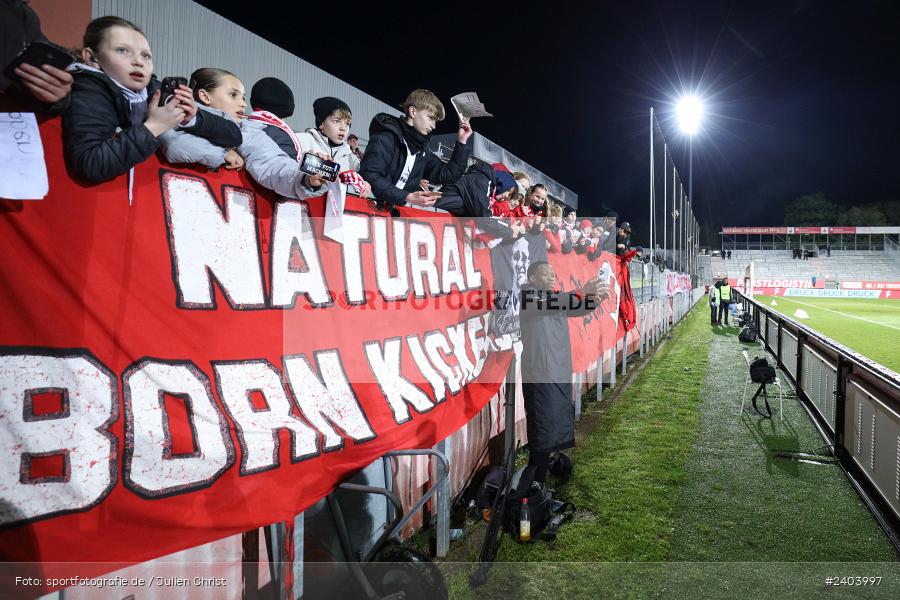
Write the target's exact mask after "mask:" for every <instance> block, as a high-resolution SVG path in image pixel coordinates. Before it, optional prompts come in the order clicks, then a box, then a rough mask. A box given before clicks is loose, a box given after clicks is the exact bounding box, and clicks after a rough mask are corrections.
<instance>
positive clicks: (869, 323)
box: [756, 296, 900, 372]
mask: <svg viewBox="0 0 900 600" xmlns="http://www.w3.org/2000/svg"><path fill="white" fill-rule="evenodd" d="M756 300H757V301H759V302H762V303H763V304H765V305H766V306H767V307H768V308H770V309H773V310H776V311H778V312H780V313H782V314H784V315H786V316H788V317H790V318H791V319H793V320H795V321H798V322H800V323H802V324H804V325H806V326H807V327H809V328H810V329H815V330H816V331H818V332H819V333H822V334H824V335H826V336H828V337H830V338H831V339H833V340H834V341H836V342H838V343H841V344H843V345H845V346H847V347H848V348H850V349H851V350H855V351H856V352H859V353H860V354H862V355H864V356H867V357H868V358H870V359H872V360H874V361H875V362H878V363H881V364H882V365H884V366H886V367H887V368H889V369H892V370H894V371H897V372H900V300H882V299H877V300H870V299H864V298H805V297H804V298H790V297H781V296H757V297H756ZM772 300H774V301H775V302H776V303H777V305H776V306H772ZM798 310H802V311H805V312H806V314H807V315H809V318H806V319H804V318H798V317H797V316H796V313H797V311H798Z"/></svg>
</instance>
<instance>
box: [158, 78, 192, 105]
mask: <svg viewBox="0 0 900 600" xmlns="http://www.w3.org/2000/svg"><path fill="white" fill-rule="evenodd" d="M187 83H188V80H187V79H185V78H184V77H165V78H163V80H162V86H160V88H159V89H160V94H159V105H160V106H165V105H166V104H168V103H169V102H171V101H172V100H174V99H175V90H177V89H178V86H180V85H183V86H185V87H186V86H187Z"/></svg>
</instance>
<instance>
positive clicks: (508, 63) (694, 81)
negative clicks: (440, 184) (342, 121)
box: [200, 0, 900, 241]
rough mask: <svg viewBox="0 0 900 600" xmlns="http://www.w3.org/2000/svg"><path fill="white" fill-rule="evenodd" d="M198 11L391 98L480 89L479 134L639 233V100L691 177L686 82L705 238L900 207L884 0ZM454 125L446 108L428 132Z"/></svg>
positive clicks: (893, 42) (589, 209) (643, 126)
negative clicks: (824, 215)
mask: <svg viewBox="0 0 900 600" xmlns="http://www.w3.org/2000/svg"><path fill="white" fill-rule="evenodd" d="M200 4H203V5H204V6H207V7H208V8H210V9H212V10H214V11H216V12H218V13H219V14H221V15H223V16H225V17H227V18H228V19H230V20H232V21H234V22H236V23H239V24H240V25H242V26H244V27H246V28H247V29H250V30H251V31H253V32H254V33H257V34H258V35H260V36H262V37H264V38H266V39H268V40H270V41H271V42H273V43H275V44H277V45H279V46H281V47H283V48H285V49H286V50H288V51H290V52H292V53H294V54H296V55H298V56H300V57H302V58H303V59H305V60H307V61H309V62H311V63H313V64H315V65H316V66H318V67H320V68H322V69H324V70H326V71H328V72H329V73H332V74H333V75H335V76H337V77H339V78H341V79H343V80H345V81H347V82H349V83H350V84H352V85H354V86H356V87H358V88H360V89H362V90H364V91H366V92H367V93H369V94H371V95H373V96H375V97H376V98H379V99H380V100H383V101H385V102H387V103H389V104H392V105H393V104H397V103H400V102H402V101H403V99H404V98H405V96H406V93H407V92H408V91H409V90H411V89H413V88H417V87H425V88H428V89H430V90H432V91H434V92H435V93H437V94H438V96H440V97H441V98H442V99H443V100H444V102H445V105H447V106H448V108H449V97H450V96H452V95H453V94H455V93H458V92H462V91H476V92H478V94H479V96H480V97H481V100H482V102H484V103H485V105H486V106H487V108H488V110H489V111H491V112H492V113H493V114H494V115H495V118H494V119H476V120H475V121H473V126H474V128H475V130H476V131H479V132H481V133H483V134H484V135H486V136H487V137H489V138H490V139H491V140H493V141H495V142H497V143H498V144H500V145H502V146H504V147H506V148H507V149H508V150H509V151H511V152H513V153H514V154H516V155H518V156H519V157H521V158H523V159H524V160H526V161H528V162H529V163H531V164H532V165H534V166H535V167H537V168H539V169H541V170H542V171H544V172H545V173H547V174H548V175H550V176H551V177H553V178H554V179H556V180H557V181H559V182H560V183H562V184H563V185H565V186H567V187H569V188H570V189H572V190H574V191H575V192H577V193H578V195H579V205H580V210H579V213H581V214H588V215H597V216H599V215H603V214H606V212H607V211H609V210H614V211H617V212H618V213H619V214H620V216H621V218H624V219H627V220H630V221H631V223H632V226H633V228H634V232H635V233H634V239H635V241H642V239H643V238H645V236H646V230H647V227H646V223H647V219H648V216H647V215H648V213H649V209H648V203H649V116H648V115H649V108H650V107H651V106H653V107H655V108H656V110H657V111H658V113H659V120H660V123H661V125H662V127H663V131H664V132H665V136H666V138H667V139H668V141H669V142H670V144H671V145H673V146H674V150H673V154H674V156H675V161H676V165H677V167H678V169H679V171H680V173H681V174H682V175H683V177H684V179H685V182H686V181H687V178H688V152H687V143H686V138H685V137H683V136H682V135H680V134H679V132H678V129H677V126H676V124H675V122H674V118H673V117H674V115H673V109H674V106H673V101H674V99H675V98H677V97H678V96H679V95H681V94H682V93H683V92H687V91H690V90H697V92H698V93H699V95H701V96H702V97H703V98H704V99H705V102H706V110H707V114H706V118H705V121H704V123H703V125H702V126H701V130H700V132H699V133H698V134H697V136H696V137H695V142H694V210H695V214H696V215H697V217H698V219H699V220H701V221H705V222H706V223H707V224H708V225H709V226H710V229H711V230H713V231H718V228H719V227H721V226H723V225H724V226H736V225H780V224H782V221H783V206H784V204H785V203H787V202H789V201H790V200H791V199H793V198H794V197H796V196H798V195H802V194H806V193H812V192H817V191H821V192H824V193H825V194H826V196H828V197H829V198H831V199H833V200H836V201H838V202H839V203H842V204H845V205H852V204H865V203H868V202H876V201H883V200H897V199H900V161H898V158H900V152H898V151H897V148H898V143H900V140H898V139H897V138H898V136H897V133H898V131H900V128H898V121H897V118H898V117H897V114H898V109H900V41H898V40H900V27H898V25H897V24H898V22H900V21H898V18H897V14H895V12H894V11H892V10H891V2H888V1H884V2H812V1H803V0H795V1H793V2H791V1H786V2H773V3H768V4H766V3H736V2H734V3H731V4H729V3H727V2H710V3H708V4H706V3H693V4H692V3H683V2H677V3H676V2H658V3H629V4H627V5H626V4H625V3H617V4H616V5H615V6H610V7H608V8H602V7H599V6H597V7H589V6H586V5H584V4H582V3H567V4H564V3H560V2H547V3H545V4H544V7H543V8H533V6H534V5H533V4H529V5H528V9H527V10H526V9H524V8H522V7H523V6H524V5H523V4H518V5H517V4H507V5H502V6H501V5H498V6H490V7H484V6H480V5H479V4H478V3H471V4H468V5H467V4H463V3H429V2H416V3H406V4H404V5H397V6H396V7H388V5H387V4H385V3H376V2H371V3H370V7H368V8H366V7H360V6H356V5H353V9H352V10H350V9H349V8H348V7H349V6H351V5H349V4H343V3H340V4H332V3H328V2H320V3H315V6H316V7H321V11H311V10H310V9H311V6H312V5H311V4H309V3H303V5H302V6H303V7H304V8H303V9H301V8H299V5H298V8H294V9H291V8H287V7H288V6H291V5H290V4H288V3H284V2H270V1H267V0H256V1H255V2H252V3H250V4H248V3H247V2H243V1H242V2H211V1H209V0H204V1H202V2H200ZM467 6H471V8H467ZM267 7H271V11H272V12H269V10H266V8H267ZM291 11H294V13H295V14H291ZM314 12H320V14H323V15H326V16H322V17H311V15H312V14H313V13H314ZM272 14H278V15H279V16H278V18H272V16H271V15H272ZM251 83H252V82H251ZM248 86H249V84H248ZM354 128H355V129H356V130H357V131H367V130H368V123H354ZM453 130H455V118H448V119H447V120H446V121H444V123H443V124H442V126H440V127H439V128H438V130H437V133H443V132H451V131H453ZM896 225H900V223H898V224H896Z"/></svg>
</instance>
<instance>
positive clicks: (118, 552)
mask: <svg viewBox="0 0 900 600" xmlns="http://www.w3.org/2000/svg"><path fill="white" fill-rule="evenodd" d="M41 135H42V138H43V142H44V153H45V157H46V162H47V169H48V173H49V175H50V194H49V195H48V196H47V198H46V199H44V200H42V201H31V202H0V204H2V207H0V208H2V210H3V212H0V240H2V242H0V243H2V247H3V260H2V261H0V281H2V286H0V308H2V310H3V320H2V325H0V453H2V456H3V460H2V461H0V548H2V549H3V550H2V555H3V556H2V558H3V560H5V561H35V562H37V561H40V562H42V563H45V564H46V563H54V562H56V563H58V564H55V565H53V566H49V565H48V566H42V567H36V569H37V570H36V571H35V573H34V574H36V575H38V576H40V575H41V574H47V573H50V572H52V574H53V575H54V576H58V577H65V576H73V575H79V576H89V575H92V574H96V573H100V572H104V571H109V570H112V569H113V568H115V566H114V565H110V564H96V565H95V566H94V567H92V569H93V571H90V569H88V571H89V572H86V571H85V568H84V566H83V565H84V563H104V562H106V563H109V562H110V561H116V562H118V563H134V562H140V561H144V560H147V559H151V558H154V557H158V556H162V555H166V554H168V553H171V552H175V551H177V550H180V549H183V548H187V547H191V546H196V545H199V544H202V543H205V542H208V541H210V540H214V539H218V538H222V537H225V536H228V535H232V534H235V533H239V532H242V531H246V530H250V529H253V528H255V527H258V526H260V525H264V524H268V523H273V522H277V521H283V520H287V519H289V518H292V517H293V516H294V515H295V514H297V513H299V512H301V511H302V510H303V509H305V508H306V507H308V506H310V505H311V504H312V503H314V502H315V501H317V500H318V499H319V498H321V497H322V496H324V495H325V494H327V493H328V492H329V491H330V490H331V489H332V488H333V487H334V485H335V484H336V483H338V482H339V481H340V480H342V479H343V478H344V477H345V476H347V475H348V474H350V473H352V472H354V471H356V470H358V469H360V468H362V467H364V466H365V465H367V464H369V463H370V462H371V461H373V460H374V459H375V458H377V457H379V456H381V455H383V454H384V453H385V452H387V451H389V450H395V449H402V448H414V447H431V446H433V445H434V444H435V443H437V442H438V441H440V440H441V439H443V438H445V437H446V436H448V435H449V434H451V433H453V432H454V431H456V430H457V429H459V428H460V427H461V426H463V425H464V424H465V423H466V422H467V421H468V420H470V419H471V418H472V417H473V416H474V415H475V414H477V413H478V412H479V411H480V410H481V409H482V407H484V406H485V404H486V403H487V402H488V401H489V399H490V398H491V397H492V396H493V395H494V394H495V393H496V392H497V390H498V388H499V385H500V383H501V382H502V381H503V379H504V377H505V374H506V370H507V367H508V364H509V353H508V352H505V351H504V350H507V349H508V346H504V345H503V340H502V339H499V340H495V339H494V338H493V337H492V335H491V319H490V312H489V307H490V304H491V294H492V286H493V275H492V271H491V261H490V255H489V250H488V249H487V248H485V247H483V246H479V245H478V244H477V243H476V242H473V240H474V239H476V238H477V236H475V235H473V233H474V232H473V231H472V223H471V222H466V221H461V220H458V219H452V218H449V217H447V216H438V215H435V214H434V213H423V212H421V211H414V210H408V209H401V214H402V216H404V217H406V218H403V219H392V218H390V217H388V216H387V215H386V214H385V213H380V212H375V211H374V210H373V208H371V207H370V205H369V203H367V202H366V201H363V200H361V199H359V198H348V199H347V211H346V213H345V215H344V219H343V226H344V243H343V245H340V244H338V243H336V242H334V241H333V240H331V239H329V238H326V237H324V236H323V234H322V221H323V219H321V218H320V217H321V216H322V214H323V201H322V199H314V200H311V201H309V202H308V203H307V202H301V201H292V200H277V201H276V200H273V198H272V197H271V195H270V194H269V193H268V192H267V191H265V190H262V189H260V188H258V187H256V186H255V185H254V184H253V183H252V182H251V181H250V180H249V179H247V178H246V176H244V175H243V174H236V173H233V172H228V171H224V170H220V171H218V172H208V171H206V170H205V169H202V168H200V169H173V168H170V167H168V166H166V165H163V164H161V163H160V162H159V161H158V160H157V159H156V158H155V157H153V158H151V159H149V160H147V161H146V162H144V163H143V164H141V165H139V166H138V167H137V168H136V169H135V179H134V204H133V206H129V201H128V187H127V186H128V182H127V176H122V177H119V178H118V179H116V180H114V181H111V182H108V183H105V184H101V185H96V186H81V185H78V184H76V183H74V182H73V181H72V180H70V179H69V178H68V177H67V176H66V175H65V173H66V171H65V166H64V164H63V157H62V148H61V142H60V131H59V121H58V120H51V121H47V122H45V123H43V124H41ZM615 260H616V257H615V256H614V255H608V256H607V255H604V257H603V258H601V259H600V261H599V262H594V263H590V262H588V261H587V259H586V258H585V257H584V256H582V255H575V254H571V255H565V256H563V255H559V256H554V257H553V258H551V262H552V264H553V265H554V267H555V268H556V271H557V275H558V279H559V280H560V281H561V282H562V284H563V286H564V287H565V288H566V289H574V288H576V287H578V285H579V284H580V283H581V282H584V281H586V280H587V279H590V278H591V277H593V276H595V275H596V273H597V269H598V265H600V264H602V263H603V262H606V263H608V264H609V265H610V266H612V265H613V264H614V261H615ZM611 272H615V269H611ZM613 283H616V285H614V286H613V287H618V285H617V282H613ZM677 285H684V282H683V281H681V280H679V282H677ZM617 302H618V295H616V298H615V299H613V300H611V301H610V302H608V303H606V305H605V306H604V307H603V310H602V311H599V312H597V313H595V314H594V315H592V316H591V317H590V318H585V319H570V320H569V321H570V328H571V330H570V331H571V334H572V335H571V342H572V355H573V357H576V359H575V362H576V364H575V365H574V368H575V370H576V371H578V370H585V369H586V365H587V364H588V363H590V362H591V361H593V360H596V358H597V357H598V356H600V354H601V353H602V352H603V351H605V350H607V349H609V348H611V347H614V345H615V343H616V339H617V338H618V337H620V336H621V335H622V332H621V331H617V329H616V319H617V317H616V310H615V308H616V307H617ZM548 351H552V349H548ZM73 559H77V560H79V561H82V565H81V566H79V567H76V566H67V565H66V564H65V562H64V561H71V560H73Z"/></svg>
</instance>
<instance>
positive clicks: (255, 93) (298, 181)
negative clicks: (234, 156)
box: [238, 77, 330, 199]
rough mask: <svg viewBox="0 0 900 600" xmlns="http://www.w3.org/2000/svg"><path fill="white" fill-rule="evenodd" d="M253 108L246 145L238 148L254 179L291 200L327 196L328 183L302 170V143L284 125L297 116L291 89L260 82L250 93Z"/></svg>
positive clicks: (243, 130)
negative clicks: (292, 116)
mask: <svg viewBox="0 0 900 600" xmlns="http://www.w3.org/2000/svg"><path fill="white" fill-rule="evenodd" d="M250 106H251V107H252V109H253V112H251V113H250V114H249V115H248V116H247V118H246V119H244V120H243V121H241V133H242V134H243V136H244V141H243V143H242V144H241V145H240V146H239V147H238V153H239V154H240V155H241V157H243V159H244V168H246V169H247V173H249V174H250V177H252V178H253V179H254V180H255V181H256V182H257V183H258V184H260V185H261V186H263V187H265V188H268V189H270V190H272V191H273V192H275V193H276V194H280V195H281V196H285V197H288V198H298V199H303V198H311V197H314V196H321V195H322V194H324V193H325V185H324V184H325V180H324V179H323V178H322V177H319V176H313V175H307V174H306V173H304V172H303V171H301V170H300V161H301V160H302V158H303V152H302V150H301V147H300V139H299V138H298V137H297V134H296V133H294V130H293V129H291V127H290V125H288V124H287V123H285V121H284V119H287V118H288V117H290V116H291V115H292V114H294V93H293V92H291V88H289V87H288V86H287V84H286V83H284V82H283V81H281V80H280V79H276V78H274V77H265V78H263V79H260V80H259V81H257V82H256V83H255V84H254V85H253V89H252V90H251V91H250ZM322 158H325V159H329V158H330V157H328V156H322Z"/></svg>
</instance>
